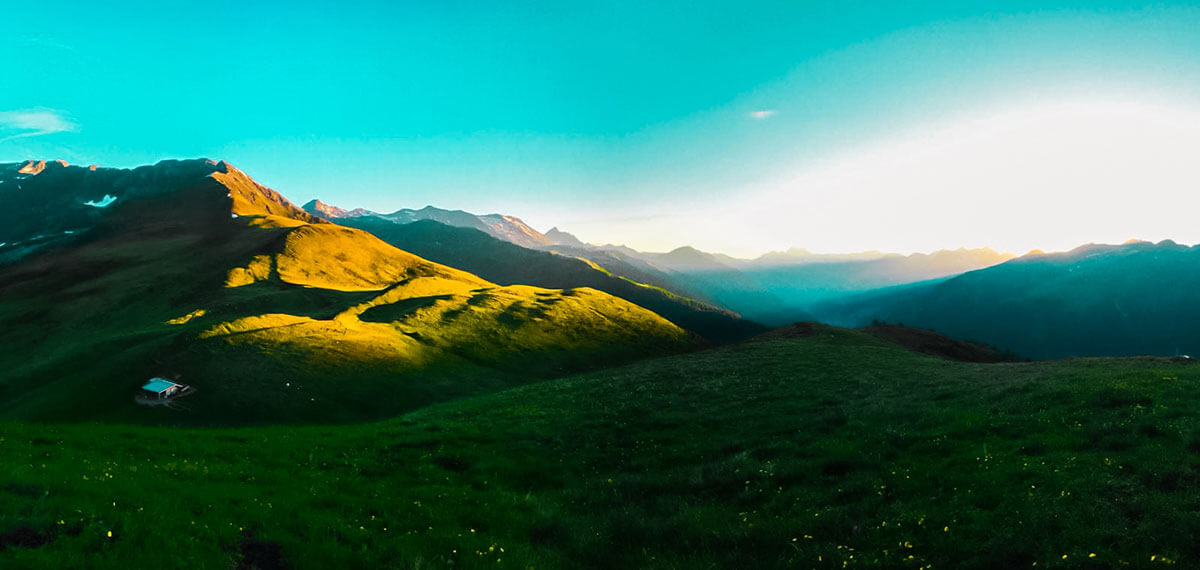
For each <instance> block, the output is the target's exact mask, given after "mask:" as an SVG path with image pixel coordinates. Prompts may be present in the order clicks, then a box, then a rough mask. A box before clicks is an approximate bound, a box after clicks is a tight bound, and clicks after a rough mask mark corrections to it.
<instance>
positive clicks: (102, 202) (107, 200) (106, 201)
mask: <svg viewBox="0 0 1200 570" xmlns="http://www.w3.org/2000/svg"><path fill="white" fill-rule="evenodd" d="M116 201H117V197H116V196H113V195H112V194H105V195H104V197H103V198H101V199H99V200H89V201H87V202H84V203H83V205H85V206H91V207H93V208H107V207H108V206H109V205H110V204H112V203H113V202H116Z"/></svg>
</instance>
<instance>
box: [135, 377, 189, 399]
mask: <svg viewBox="0 0 1200 570" xmlns="http://www.w3.org/2000/svg"><path fill="white" fill-rule="evenodd" d="M181 390H183V386H182V385H180V384H176V383H174V382H172V381H170V380H167V379H166V378H151V379H149V380H147V381H146V384H145V385H144V386H142V392H143V395H144V396H145V397H147V398H156V399H159V400H166V399H167V398H170V397H171V396H175V395H177V394H178V393H179V392H180V391H181Z"/></svg>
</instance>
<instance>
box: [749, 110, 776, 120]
mask: <svg viewBox="0 0 1200 570" xmlns="http://www.w3.org/2000/svg"><path fill="white" fill-rule="evenodd" d="M774 114H775V109H759V110H757V111H750V118H751V119H766V118H769V117H771V116H773V115H774Z"/></svg>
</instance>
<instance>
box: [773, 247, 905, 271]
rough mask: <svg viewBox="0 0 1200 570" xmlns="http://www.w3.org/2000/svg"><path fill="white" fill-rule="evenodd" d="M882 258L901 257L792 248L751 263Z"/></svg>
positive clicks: (896, 254) (890, 254)
mask: <svg viewBox="0 0 1200 570" xmlns="http://www.w3.org/2000/svg"><path fill="white" fill-rule="evenodd" d="M884 257H901V256H900V254H898V253H884V252H882V251H861V252H856V253H813V252H811V251H808V250H807V249H804V248H802V247H793V248H790V249H788V250H787V251H771V252H767V253H764V254H762V255H761V256H759V257H757V258H755V259H754V260H753V261H751V263H753V264H754V265H756V266H760V267H761V266H769V265H795V264H799V263H821V262H828V261H871V260H875V259H881V258H884Z"/></svg>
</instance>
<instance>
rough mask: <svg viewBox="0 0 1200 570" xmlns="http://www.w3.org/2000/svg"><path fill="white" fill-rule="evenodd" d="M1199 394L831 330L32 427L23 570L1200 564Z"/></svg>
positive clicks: (1175, 375)
mask: <svg viewBox="0 0 1200 570" xmlns="http://www.w3.org/2000/svg"><path fill="white" fill-rule="evenodd" d="M1196 382H1200V367H1197V366H1195V365H1190V364H1182V363H1173V362H1171V361H1170V360H1168V359H1161V358H1129V359H1076V360H1065V361H1058V362H1036V363H1002V364H974V363H962V362H953V361H947V360H942V359H939V358H935V357H931V356H926V355H921V354H917V353H913V352H909V351H906V350H904V349H902V348H900V347H899V346H897V345H894V344H891V343H890V342H888V341H885V340H883V339H880V338H878V337H876V336H874V335H871V334H869V333H861V332H852V331H844V330H837V329H829V328H825V327H814V328H812V329H810V330H808V331H799V332H795V331H794V334H788V335H778V336H777V337H776V338H773V339H770V340H764V341H759V342H749V343H745V344H740V345H735V346H729V347H723V348H720V349H715V350H711V351H706V352H701V353H693V354H689V355H685V356H674V357H667V358H663V359H655V360H648V361H642V362H639V363H635V364H632V365H629V366H625V367H621V368H614V369H610V370H604V371H599V372H594V373H589V374H584V375H578V376H573V377H569V378H563V379H561V380H555V381H551V382H546V383H539V384H534V385H529V386H524V387H520V388H516V389H511V390H506V391H503V392H499V393H495V394H491V395H487V396H481V397H476V398H471V399H466V400H461V401H456V402H451V403H445V404H438V405H435V406H432V407H429V408H427V409H422V410H419V411H414V412H411V413H409V414H407V415H404V416H401V417H398V418H396V419H394V420H391V421H386V422H383V423H375V424H366V425H357V426H340V427H333V426H330V427H311V428H299V427H265V428H258V429H244V428H243V429H209V430H194V429H176V428H148V427H140V428H139V427H125V426H111V425H97V424H85V425H43V424H23V423H6V424H0V461H3V464H4V465H6V466H8V467H7V468H6V469H5V470H4V471H3V473H0V545H3V546H0V550H2V551H0V566H3V567H6V568H23V567H63V568H65V567H81V566H87V567H90V568H127V567H129V564H130V563H131V561H137V562H138V564H139V565H141V566H143V567H160V568H172V567H187V568H229V567H234V566H238V567H247V568H248V567H254V566H257V567H259V568H281V567H289V568H341V567H370V568H376V567H389V568H394V567H399V568H429V567H438V568H444V567H451V566H453V567H455V568H463V567H465V568H506V567H515V568H530V567H533V568H559V567H590V568H630V567H638V568H706V567H725V568H770V567H802V568H1021V567H1024V568H1029V567H1033V565H1034V564H1035V563H1036V567H1038V568H1107V567H1134V568H1156V567H1160V566H1170V565H1176V566H1177V567H1185V568H1186V567H1195V566H1196V565H1198V564H1200V547H1198V546H1197V544H1198V543H1197V542H1196V541H1195V540H1194V537H1195V536H1196V533H1197V532H1200V527H1198V525H1200V519H1197V518H1196V516H1195V512H1196V510H1197V509H1198V508H1200V491H1198V489H1200V487H1198V486H1197V483H1198V482H1200V481H1198V478H1200V475H1198V473H1200V454H1198V453H1200V432H1197V428H1196V425H1198V423H1200V415H1198V414H1200V412H1197V410H1200V396H1198V395H1197V394H1200V392H1197V390H1196V389H1195V383H1196ZM109 533H111V535H110V534H109ZM166 545H169V546H166ZM5 546H6V547H7V548H6V549H4V548H3V547H5ZM451 563H452V564H451Z"/></svg>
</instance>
